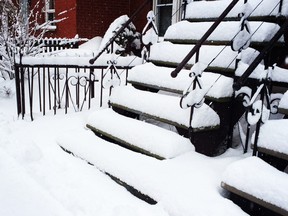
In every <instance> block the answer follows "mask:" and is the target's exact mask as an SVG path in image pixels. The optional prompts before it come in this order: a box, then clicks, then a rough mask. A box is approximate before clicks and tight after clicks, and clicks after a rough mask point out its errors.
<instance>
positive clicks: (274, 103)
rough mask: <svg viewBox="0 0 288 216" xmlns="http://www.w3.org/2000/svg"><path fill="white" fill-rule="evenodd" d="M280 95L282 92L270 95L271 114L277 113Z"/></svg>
mask: <svg viewBox="0 0 288 216" xmlns="http://www.w3.org/2000/svg"><path fill="white" fill-rule="evenodd" d="M282 96H283V94H281V93H277V94H271V96H270V112H271V113H272V114H277V113H278V107H279V102H280V100H281V98H282Z"/></svg>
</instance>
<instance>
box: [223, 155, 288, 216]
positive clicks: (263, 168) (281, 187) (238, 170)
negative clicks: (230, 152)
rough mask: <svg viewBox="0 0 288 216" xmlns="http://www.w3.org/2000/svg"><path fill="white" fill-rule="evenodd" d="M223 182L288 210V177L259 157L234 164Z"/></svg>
mask: <svg viewBox="0 0 288 216" xmlns="http://www.w3.org/2000/svg"><path fill="white" fill-rule="evenodd" d="M222 181H223V182H224V183H226V184H228V185H230V186H232V187H235V188H237V189H238V190H241V191H243V192H245V193H248V194H251V195H252V196H254V197H256V198H258V199H262V200H264V201H266V202H268V203H271V204H274V205H276V206H278V207H280V208H283V209H285V210H286V211H287V210H288V205H287V203H288V175H287V174H286V173H283V172H280V171H279V170H277V169H276V168H274V167H272V166H270V165H269V164H267V163H266V162H264V161H262V160H261V159H260V158H257V157H249V158H245V159H243V160H239V161H237V162H234V163H232V164H231V165H230V166H228V167H227V170H226V171H225V173H224V174H223V177H222Z"/></svg>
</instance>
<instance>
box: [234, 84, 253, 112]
mask: <svg viewBox="0 0 288 216" xmlns="http://www.w3.org/2000/svg"><path fill="white" fill-rule="evenodd" d="M251 96H252V89H251V88H249V87H248V86H243V87H242V88H240V89H239V90H238V91H236V92H235V97H236V98H241V99H242V101H243V106H244V107H248V106H249V104H250V101H251Z"/></svg>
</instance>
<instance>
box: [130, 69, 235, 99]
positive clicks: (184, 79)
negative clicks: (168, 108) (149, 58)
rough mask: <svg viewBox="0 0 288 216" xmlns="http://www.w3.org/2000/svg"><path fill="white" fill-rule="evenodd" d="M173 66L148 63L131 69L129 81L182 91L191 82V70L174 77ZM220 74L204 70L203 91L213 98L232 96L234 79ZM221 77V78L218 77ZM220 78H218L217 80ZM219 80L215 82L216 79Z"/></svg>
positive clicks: (172, 90)
mask: <svg viewBox="0 0 288 216" xmlns="http://www.w3.org/2000/svg"><path fill="white" fill-rule="evenodd" d="M171 72H172V69H171V68H167V67H159V66H155V65H154V64H153V63H146V64H143V65H139V66H136V67H134V68H132V69H131V71H130V73H129V77H128V82H131V83H135V84H140V85H141V84H144V85H148V86H152V87H155V88H156V89H161V90H167V91H171V92H176V93H182V92H183V91H184V90H185V89H186V88H187V87H188V86H189V85H190V83H191V81H192V78H191V77H189V73H190V71H189V70H182V71H181V72H180V73H179V75H178V76H177V77H176V78H172V77H171V75H170V73H171ZM219 76H221V75H219V74H215V73H211V72H204V73H203V74H202V78H201V80H202V82H203V92H207V91H208V90H209V88H210V87H211V86H212V85H213V86H212V88H211V89H210V90H209V91H208V92H207V97H209V98H213V99H223V98H231V96H232V94H233V88H232V85H233V79H232V78H229V77H225V76H221V77H220V78H219ZM218 78H219V79H218ZM217 79H218V80H217ZM216 80H217V82H216V83H215V81H216Z"/></svg>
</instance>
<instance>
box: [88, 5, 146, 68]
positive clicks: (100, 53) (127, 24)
mask: <svg viewBox="0 0 288 216" xmlns="http://www.w3.org/2000/svg"><path fill="white" fill-rule="evenodd" d="M150 1H151V0H146V1H144V2H143V3H142V5H140V7H138V8H137V10H136V11H135V12H134V13H133V14H132V15H131V16H130V18H129V19H128V20H127V21H126V22H125V23H124V25H122V26H121V28H120V29H119V30H118V31H117V32H116V33H115V34H114V36H113V37H112V38H110V40H109V41H108V42H107V43H106V45H105V47H104V48H103V49H102V50H101V51H100V52H99V53H98V54H97V55H96V56H95V57H94V58H92V59H90V60H89V63H90V64H94V62H95V61H96V60H97V59H98V58H99V57H100V56H101V55H102V53H104V52H105V50H107V48H108V47H109V46H110V45H111V44H112V43H113V42H114V41H115V39H116V38H117V37H118V36H119V35H120V34H121V33H122V32H123V31H124V29H125V28H127V27H128V26H129V24H130V23H131V22H132V20H133V19H134V18H135V17H136V16H137V15H138V13H139V12H140V11H142V10H143V8H144V7H145V6H146V4H148V3H149V2H150Z"/></svg>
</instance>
